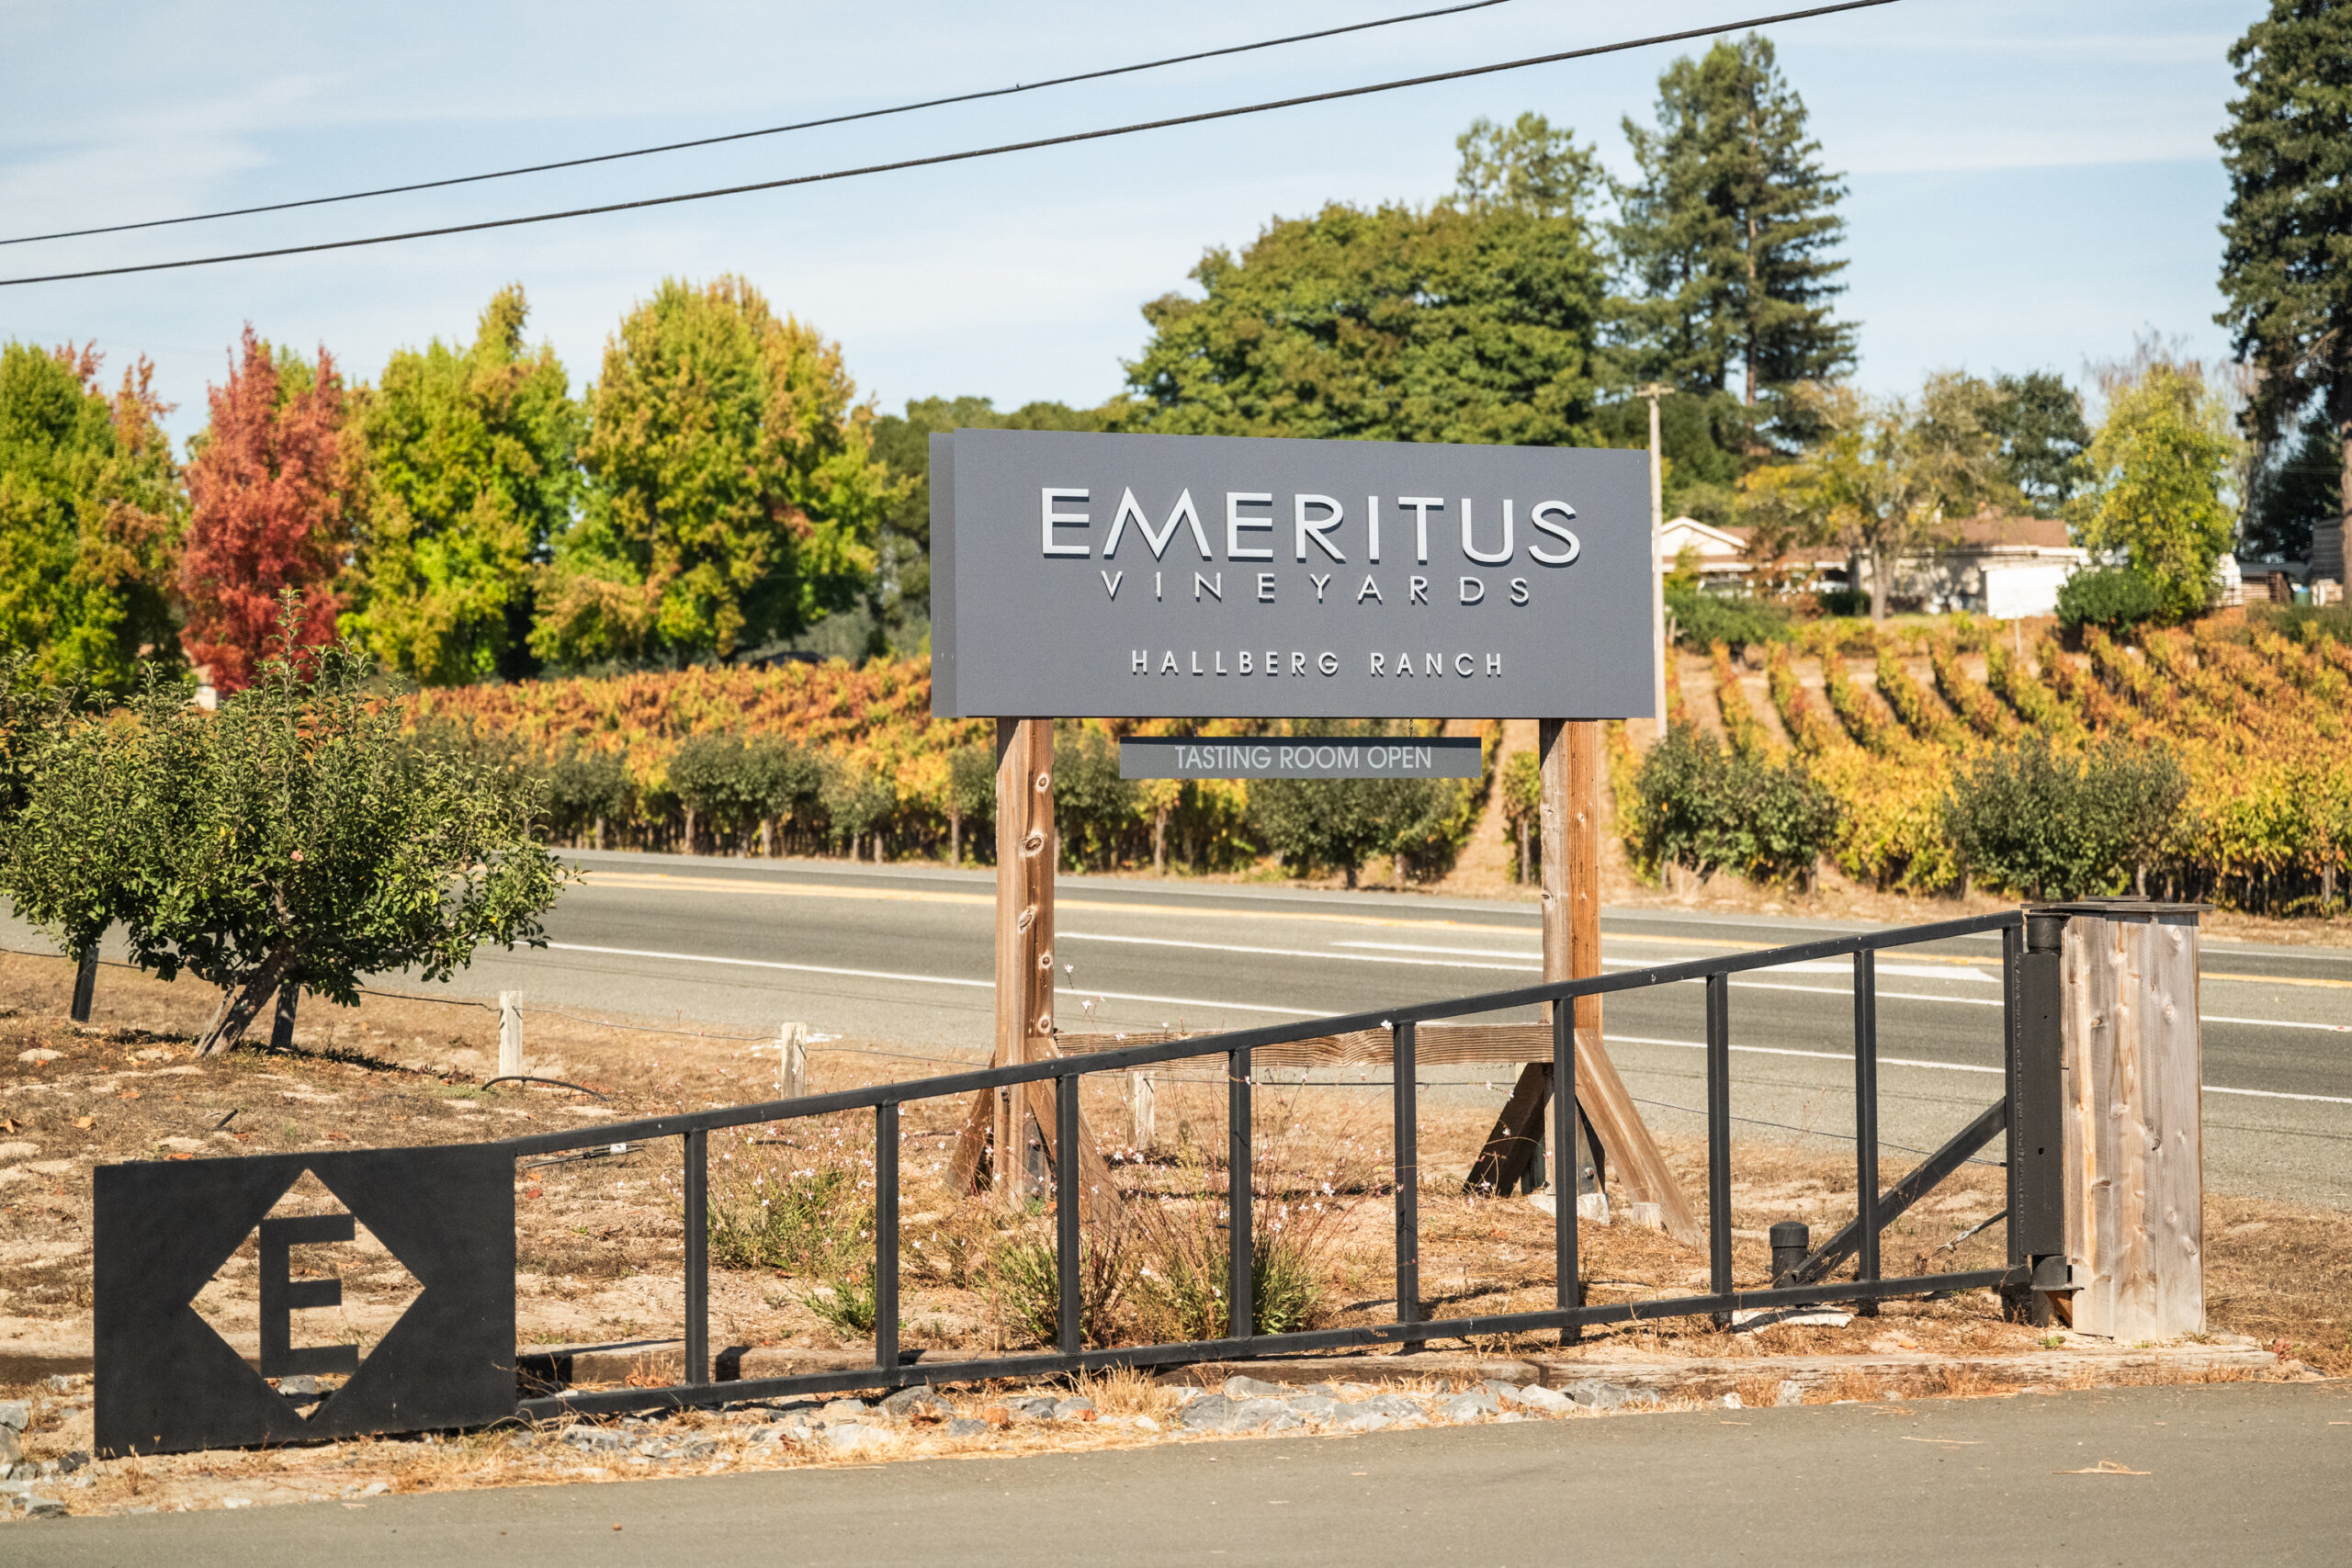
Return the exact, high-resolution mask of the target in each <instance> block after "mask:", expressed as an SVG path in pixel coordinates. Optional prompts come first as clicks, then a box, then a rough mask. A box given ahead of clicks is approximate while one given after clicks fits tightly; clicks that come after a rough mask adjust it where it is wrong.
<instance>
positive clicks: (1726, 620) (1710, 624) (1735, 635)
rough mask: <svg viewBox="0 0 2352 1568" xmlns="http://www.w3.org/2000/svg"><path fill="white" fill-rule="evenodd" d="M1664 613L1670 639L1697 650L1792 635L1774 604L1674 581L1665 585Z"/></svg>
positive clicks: (1741, 645) (1740, 646) (1743, 645)
mask: <svg viewBox="0 0 2352 1568" xmlns="http://www.w3.org/2000/svg"><path fill="white" fill-rule="evenodd" d="M1666 614H1667V625H1668V628H1669V629H1670V630H1671V631H1672V632H1673V634H1674V640H1675V641H1676V642H1678V643H1679V644H1681V645H1682V646H1683V647H1684V648H1687V649H1692V650H1694V651H1696V652H1701V653H1703V652H1705V651H1706V650H1707V649H1708V648H1709V647H1710V646H1711V645H1712V644H1714V643H1718V642H1723V643H1729V644H1730V645H1731V646H1732V647H1733V648H1734V649H1744V648H1746V647H1747V645H1748V644H1750V643H1755V642H1783V641H1786V640H1787V639H1788V638H1789V637H1791V636H1792V635H1793V633H1792V629H1791V626H1790V615H1789V613H1788V611H1786V610H1784V609H1782V608H1781V606H1780V605H1778V604H1770V603H1768V602H1766V601H1764V600H1761V599H1753V598H1749V597H1747V596H1746V595H1744V594H1741V595H1733V594H1728V593H1710V592H1707V591H1706V590H1705V589H1703V588H1699V587H1696V586H1685V585H1682V584H1679V583H1674V582H1668V584H1667V586H1666Z"/></svg>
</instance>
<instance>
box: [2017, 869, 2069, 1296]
mask: <svg viewBox="0 0 2352 1568" xmlns="http://www.w3.org/2000/svg"><path fill="white" fill-rule="evenodd" d="M2065 933H2066V917H2065V916H2064V915H2044V914H2030V915H2028V916H2027V917H2026V921H2025V951H2024V953H2023V954H2022V955H2021V956H2020V957H2019V958H2018V1015H2019V1016H2018V1064H2017V1072H2016V1075H2015V1077H2016V1081H2015V1083H2014V1084H2013V1085H2012V1086H2011V1088H2010V1090H2009V1093H2010V1096H2011V1099H2010V1101H2009V1106H2010V1117H2009V1168H2010V1171H2011V1173H2012V1179H2014V1180H2015V1181H2016V1183H2017V1187H2016V1195H2015V1196H2014V1197H2013V1198H2012V1199H2011V1200H2010V1203H2009V1234H2010V1235H2011V1236H2012V1237H2013V1238H2014V1239H2013V1240H2012V1242H2011V1244H2010V1246H2011V1250H2012V1251H2013V1252H2014V1253H2016V1254H2017V1255H2018V1261H2019V1262H2021V1263H2024V1264H2026V1265H2028V1266H2029V1267H2030V1268H2031V1269H2032V1270H2033V1277H2032V1289H2031V1299H2030V1301H2029V1302H2027V1303H2024V1304H2025V1305H2026V1307H2027V1309H2028V1313H2029V1315H2030V1317H2031V1318H2032V1320H2033V1321H2034V1322H2035V1323H2036V1324H2040V1325H2048V1323H2049V1322H2050V1297H2049V1295H2048V1292H2051V1291H2053V1290H2064V1289H2065V1288H2066V1287H2067V1285H2068V1284H2069V1283H2070V1278H2069V1273H2068V1268H2067V1263H2066V1191H2065V1186H2064V1180H2065V1171H2064V1166H2065V1159H2064V1141H2065V1122H2064V1098H2063V1097H2064V1084H2063V1082H2062V1080H2061V1076H2060V1066H2061V1064H2062V1062H2063V1061H2064V1051H2065V1041H2064V1023H2063V1020H2062V1018H2061V1016H2060V1014H2061V1010H2062V1007H2063V1004H2064V981H2063V980H2062V978H2061V975H2060V969H2061V951H2060V950H2061V948H2062V947H2063V945H2064V941H2065Z"/></svg>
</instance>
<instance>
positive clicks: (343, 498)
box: [180, 323, 360, 692]
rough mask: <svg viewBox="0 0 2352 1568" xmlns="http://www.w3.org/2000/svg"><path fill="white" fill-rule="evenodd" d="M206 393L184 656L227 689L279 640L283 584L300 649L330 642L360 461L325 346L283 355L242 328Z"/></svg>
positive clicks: (192, 490) (186, 562)
mask: <svg viewBox="0 0 2352 1568" xmlns="http://www.w3.org/2000/svg"><path fill="white" fill-rule="evenodd" d="M207 395H208V397H209V399H210V400H211V407H212V423H211V424H210V425H209V427H207V429H206V431H205V433H204V436H203V438H202V441H201V443H200V444H199V446H198V450H197V453H196V455H195V457H193V458H192V459H191V460H190V461H189V463H188V466H187V489H188V499H189V501H190V502H192V503H193V508H194V510H193V513H192V515H191V516H190V517H189V519H188V528H187V544H186V547H185V548H184V550H183V552H182V554H181V557H180V597H181V599H182V600H183V601H184V602H185V604H187V626H186V627H185V628H184V629H183V630H182V631H181V633H180V644H181V646H182V647H184V648H185V649H187V656H188V660H189V661H190V662H191V663H195V664H203V665H209V666H210V667H211V671H212V683H213V684H214V685H215V686H217V687H219V688H220V690H222V691H224V692H234V691H241V690H243V688H244V687H245V686H246V685H247V684H248V683H249V682H251V681H252V680H253V676H254V670H255V669H256V668H258V666H259V665H260V663H261V660H262V659H263V657H264V653H265V649H266V648H267V647H268V646H269V645H270V644H271V643H272V642H274V641H275V640H276V639H277V637H279V636H280V635H281V634H280V633H279V630H278V626H277V616H278V594H279V592H281V591H282V590H285V589H288V588H291V589H293V590H294V591H295V592H297V593H299V594H300V596H301V604H302V620H301V626H300V631H299V633H298V634H297V637H298V640H299V641H300V643H301V644H302V645H304V646H306V647H317V646H320V645H322V644H324V643H328V642H332V641H334V635H335V614H336V612H337V611H338V610H340V609H341V608H342V601H341V599H340V598H339V597H338V595H337V594H336V593H335V591H334V578H335V574H336V572H337V571H338V570H340V568H341V566H342V557H343V546H344V542H345V540H346V539H347V538H348V537H349V536H350V535H351V531H352V529H353V528H354V527H355V526H356V524H357V522H358V518H357V516H356V513H357V511H358V505H359V495H360V488H359V486H360V477H359V476H360V466H359V464H358V463H357V461H356V456H357V455H356V453H355V452H353V451H351V450H350V446H349V443H348V442H347V440H346V438H345V434H344V419H345V397H344V389H343V379H342V377H341V376H340V374H339V373H338V372H337V371H336V369H335V364H334V356H333V355H329V354H328V353H327V351H326V350H325V349H324V348H323V347H322V348H321V349H320V350H319V359H318V364H317V365H316V366H315V367H313V366H308V365H304V364H303V363H302V362H301V361H300V359H296V358H292V357H290V356H289V357H288V358H285V359H280V358H279V357H278V356H277V355H275V354H273V353H272V351H271V349H270V347H269V345H268V344H266V343H264V342H262V341H261V340H260V339H259V338H258V337H256V336H254V329H253V327H252V325H251V324H250V323H248V324H247V325H246V327H245V333H244V344H243V354H242V355H241V357H240V360H239V362H238V363H237V364H235V365H233V366H232V367H230V371H229V384H228V385H227V386H225V387H214V388H212V389H209V392H208V394H207Z"/></svg>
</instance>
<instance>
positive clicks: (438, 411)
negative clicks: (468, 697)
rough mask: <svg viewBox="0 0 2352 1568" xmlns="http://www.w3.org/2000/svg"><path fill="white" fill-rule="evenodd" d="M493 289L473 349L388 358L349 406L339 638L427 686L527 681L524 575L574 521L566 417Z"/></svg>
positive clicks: (564, 386) (520, 303)
mask: <svg viewBox="0 0 2352 1568" xmlns="http://www.w3.org/2000/svg"><path fill="white" fill-rule="evenodd" d="M528 315H529V306H528V305H527V304H526V301H525V299H524V297H523V290H522V288H520V287H509V288H502V289H500V290H499V291H498V293H497V294H496V295H495V296H494V297H492V299H491V301H490V303H489V305H488V306H486V307H485V308H484V309H483V310H482V313H481V324H480V326H479V329H478V330H477V332H476V333H475V337H474V341H473V343H472V344H471V345H470V346H469V347H466V348H463V349H458V348H453V347H450V346H448V345H447V344H443V343H442V342H441V340H440V339H438V338H435V339H434V340H433V342H432V343H431V344H428V345H427V346H426V347H425V348H424V350H422V351H419V350H416V349H401V350H399V351H397V352H396V353H394V354H393V355H392V356H391V358H390V361H389V362H387V363H386V365H385V367H384V374H383V378H382V380H381V381H380V382H379V385H378V386H377V387H376V389H375V390H374V391H373V393H372V394H371V395H368V396H367V397H365V398H364V399H363V400H362V401H361V413H360V418H359V421H358V424H359V428H360V431H361V433H362V434H363V435H364V438H365V442H366V452H367V462H368V478H369V480H370V482H371V486H372V492H371V494H370V496H369V504H368V519H367V526H366V530H365V533H364V535H363V536H362V538H361V540H360V541H359V544H360V547H359V551H358V554H357V558H356V563H355V569H354V572H353V578H354V581H353V588H352V592H353V608H352V610H351V611H350V612H349V613H348V614H347V615H345V617H344V622H343V626H344V629H345V632H346V633H348V634H349V635H351V636H353V637H357V638H358V639H359V641H360V642H361V643H362V644H363V645H364V646H365V647H366V648H367V649H368V651H369V652H370V653H372V654H374V655H375V656H376V658H377V659H378V660H379V661H380V662H381V663H382V664H383V665H384V666H385V667H386V668H387V669H390V670H393V671H398V672H399V673H401V674H402V675H405V676H407V677H409V678H410V679H412V680H413V681H416V682H420V683H423V684H425V685H453V684H460V683H463V682H469V681H478V680H481V679H482V678H483V677H485V676H489V675H515V674H519V673H524V672H526V670H527V664H526V661H525V649H524V640H525V638H526V637H527V636H528V634H529V626H530V613H531V609H532V600H531V592H530V574H531V571H532V569H533V566H534V563H536V562H537V561H538V560H540V559H542V558H544V555H545V552H546V550H547V548H548V543H549V541H550V540H552V539H553V538H554V536H556V535H557V534H558V533H560V532H561V531H562V529H563V528H564V527H565V525H567V524H568V523H569V522H570V521H571V507H572V503H573V501H574V498H575V493H576V491H577V489H578V475H577V471H576V469H575V468H574V467H573V454H574V451H575V449H576V448H577V447H578V446H579V443H580V438H581V434H582V428H581V427H582V420H581V414H580V409H579V405H578V404H576V403H575V402H573V401H572V399H571V382H570V378H568V377H567V376H566V375H565V373H564V368H563V365H562V362H561V361H560V360H559V359H557V358H556V356H555V351H554V350H553V349H552V348H551V347H549V346H548V345H546V344H541V345H540V346H539V347H538V348H537V350H530V349H527V348H526V346H525V344H524V341H523V324H524V322H525V321H526V319H527V318H528Z"/></svg>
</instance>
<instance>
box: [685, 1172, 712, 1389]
mask: <svg viewBox="0 0 2352 1568" xmlns="http://www.w3.org/2000/svg"><path fill="white" fill-rule="evenodd" d="M685 1155H686V1382H689V1383H705V1382H709V1381H710V1134H709V1133H707V1131H705V1130H704V1129H702V1128H700V1127H696V1128H695V1130H694V1131H692V1132H690V1133H688V1134H686V1150H685Z"/></svg>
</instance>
